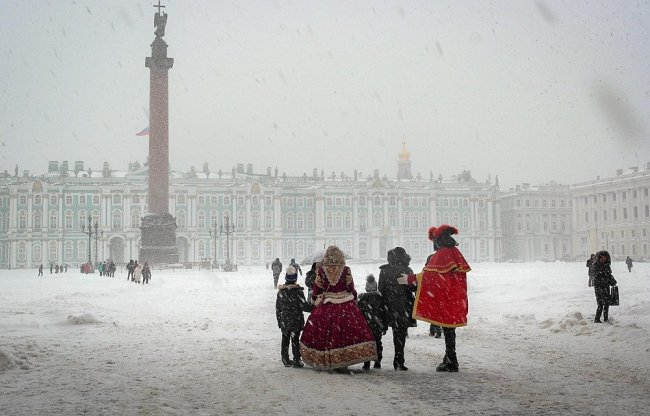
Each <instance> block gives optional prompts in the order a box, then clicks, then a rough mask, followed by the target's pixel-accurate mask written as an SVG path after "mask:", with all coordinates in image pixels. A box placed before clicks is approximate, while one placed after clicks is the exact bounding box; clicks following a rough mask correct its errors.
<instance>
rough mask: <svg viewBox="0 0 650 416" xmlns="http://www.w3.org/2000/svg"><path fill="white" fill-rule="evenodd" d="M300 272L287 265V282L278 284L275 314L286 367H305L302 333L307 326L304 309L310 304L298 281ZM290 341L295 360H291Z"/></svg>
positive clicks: (281, 351)
mask: <svg viewBox="0 0 650 416" xmlns="http://www.w3.org/2000/svg"><path fill="white" fill-rule="evenodd" d="M297 280H298V272H297V271H296V269H295V268H293V267H292V266H289V267H287V272H286V275H285V281H286V282H285V284H283V285H279V286H278V295H277V297H276V300H275V316H276V318H277V320H278V327H279V328H280V331H282V343H281V347H280V355H281V356H282V363H283V364H284V366H285V367H290V366H293V367H298V368H300V367H303V366H304V364H303V363H302V361H301V359H300V333H301V332H302V330H303V328H304V327H305V317H304V316H303V311H307V310H308V309H309V308H308V304H307V301H306V300H305V294H304V290H303V288H302V287H301V286H300V285H299V284H298V283H297ZM289 341H291V351H292V353H293V361H291V360H289Z"/></svg>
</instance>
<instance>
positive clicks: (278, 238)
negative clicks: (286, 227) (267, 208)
mask: <svg viewBox="0 0 650 416" xmlns="http://www.w3.org/2000/svg"><path fill="white" fill-rule="evenodd" d="M281 198H282V197H281V196H279V195H278V194H274V195H273V230H274V235H275V257H278V258H280V259H281V258H282V257H283V254H284V252H283V250H282V199H281Z"/></svg>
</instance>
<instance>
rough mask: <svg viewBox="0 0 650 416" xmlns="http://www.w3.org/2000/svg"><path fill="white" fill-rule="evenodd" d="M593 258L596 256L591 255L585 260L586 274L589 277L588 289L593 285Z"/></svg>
mask: <svg viewBox="0 0 650 416" xmlns="http://www.w3.org/2000/svg"><path fill="white" fill-rule="evenodd" d="M595 258H596V255H595V254H593V253H592V254H591V257H589V258H588V259H587V274H588V275H589V287H592V286H593V285H594V273H593V265H594V259H595Z"/></svg>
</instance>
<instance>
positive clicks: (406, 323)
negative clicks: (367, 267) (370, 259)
mask: <svg viewBox="0 0 650 416" xmlns="http://www.w3.org/2000/svg"><path fill="white" fill-rule="evenodd" d="M387 260H388V264H384V265H383V266H381V267H380V268H379V269H380V272H379V293H381V295H382V296H383V298H384V301H385V302H386V307H387V309H388V313H387V315H386V318H387V323H388V325H389V326H390V327H391V328H393V345H394V346H395V358H394V359H393V368H394V369H395V370H397V369H399V370H402V371H406V370H408V368H407V367H406V366H405V365H404V361H405V360H404V345H405V344H406V335H407V332H408V328H409V327H410V326H412V318H411V315H412V313H413V291H412V290H411V289H410V288H409V286H408V285H401V284H400V283H399V282H398V281H397V279H398V278H400V277H401V276H402V274H413V270H411V268H410V267H409V263H410V262H411V257H410V256H409V255H408V254H407V253H406V250H404V249H403V248H402V247H395V248H394V249H392V250H390V251H388V256H387Z"/></svg>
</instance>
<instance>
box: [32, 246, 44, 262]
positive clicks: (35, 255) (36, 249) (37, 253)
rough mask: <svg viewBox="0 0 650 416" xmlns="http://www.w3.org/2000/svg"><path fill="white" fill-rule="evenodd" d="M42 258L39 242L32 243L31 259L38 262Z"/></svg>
mask: <svg viewBox="0 0 650 416" xmlns="http://www.w3.org/2000/svg"><path fill="white" fill-rule="evenodd" d="M42 258H43V253H42V252H41V245H40V244H39V243H34V245H33V246H32V259H33V260H34V261H37V262H40V261H41V259H42Z"/></svg>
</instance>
